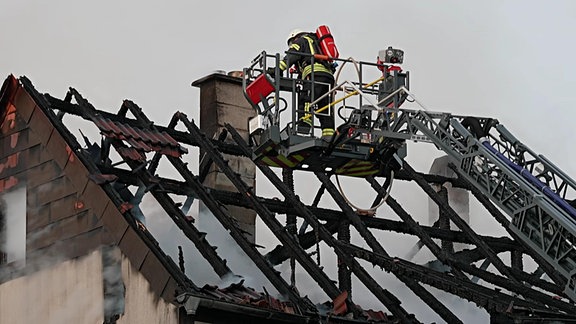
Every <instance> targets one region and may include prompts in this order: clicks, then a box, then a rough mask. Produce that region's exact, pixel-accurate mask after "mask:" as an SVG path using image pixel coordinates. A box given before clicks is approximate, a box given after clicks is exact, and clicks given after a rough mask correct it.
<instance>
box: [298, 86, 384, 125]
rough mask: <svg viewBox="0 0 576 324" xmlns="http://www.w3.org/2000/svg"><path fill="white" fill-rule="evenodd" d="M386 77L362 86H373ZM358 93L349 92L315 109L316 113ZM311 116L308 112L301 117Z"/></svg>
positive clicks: (356, 91)
mask: <svg viewBox="0 0 576 324" xmlns="http://www.w3.org/2000/svg"><path fill="white" fill-rule="evenodd" d="M384 78H385V77H384V76H382V77H380V78H378V79H376V80H374V81H372V82H370V83H368V84H366V85H364V86H362V88H368V87H371V86H373V85H375V84H376V83H378V82H380V81H382V80H384ZM357 94H358V90H354V91H353V92H350V93H349V94H347V95H345V96H344V97H342V98H340V99H338V100H335V101H333V102H331V103H329V104H327V105H326V106H324V107H322V108H319V109H317V110H315V112H316V113H319V112H323V111H324V110H326V109H328V107H330V106H333V105H335V104H337V103H339V102H341V101H343V100H346V99H347V98H350V97H352V96H354V95H357ZM310 117H312V114H310V113H308V114H306V115H304V117H301V118H300V119H309V118H310Z"/></svg>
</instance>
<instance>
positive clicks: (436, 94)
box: [0, 0, 576, 311]
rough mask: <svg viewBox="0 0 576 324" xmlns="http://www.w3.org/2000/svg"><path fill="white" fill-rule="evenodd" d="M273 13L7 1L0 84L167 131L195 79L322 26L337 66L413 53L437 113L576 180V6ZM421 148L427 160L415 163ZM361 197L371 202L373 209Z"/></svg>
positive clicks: (325, 5) (420, 92)
mask: <svg viewBox="0 0 576 324" xmlns="http://www.w3.org/2000/svg"><path fill="white" fill-rule="evenodd" d="M272 3H273V2H271V1H216V0H214V1H203V2H199V1H154V2H153V1H142V0H138V1H136V0H129V1H112V0H103V1H78V0H51V1H41V0H37V1H30V0H18V1H8V0H3V1H2V4H1V5H0V44H1V47H0V48H1V52H0V77H6V76H8V75H9V74H14V75H15V76H17V77H19V76H22V75H25V76H27V77H28V78H29V79H30V80H31V81H32V83H33V84H34V85H35V87H36V89H37V90H39V91H40V92H43V93H44V92H48V93H50V94H51V95H53V96H55V97H59V98H63V97H64V95H65V93H66V91H67V89H68V87H74V88H76V89H77V90H79V91H80V93H82V94H83V95H84V97H85V98H87V99H88V100H89V101H90V102H91V103H92V104H93V105H94V106H96V107H97V108H99V109H103V110H109V111H116V110H117V109H118V108H119V107H120V105H121V103H122V100H123V99H131V100H133V101H135V102H136V103H137V104H138V105H139V106H140V107H142V108H143V109H144V111H145V113H147V114H148V116H149V117H150V118H151V119H153V120H155V121H156V122H157V123H159V124H166V123H167V122H168V120H169V118H170V116H171V114H172V112H174V111H176V110H181V111H184V112H186V113H187V114H188V116H189V117H192V118H197V116H198V105H199V99H198V98H199V90H198V89H197V88H193V87H191V86H190V83H191V82H192V81H194V80H197V79H199V78H202V77H204V76H205V75H207V74H210V73H212V72H213V71H215V70H224V71H231V70H241V69H242V68H243V67H245V66H247V65H248V64H249V63H250V61H251V60H252V59H253V58H254V57H255V56H256V55H257V54H258V53H260V52H261V51H262V50H267V51H269V52H281V51H284V50H285V44H286V43H285V39H286V36H287V34H288V32H289V31H290V30H292V29H294V28H300V29H304V30H314V29H315V28H316V26H318V25H320V24H327V25H329V26H330V28H331V30H332V32H333V34H334V37H335V40H336V42H337V45H338V48H339V50H340V54H341V57H353V58H355V59H357V60H363V61H373V60H375V58H376V56H377V54H378V51H379V50H381V49H384V48H386V47H387V46H389V45H391V46H394V47H398V48H402V49H404V50H405V64H404V69H405V70H409V71H410V73H411V91H412V92H413V93H414V94H415V95H416V96H417V97H418V99H420V100H421V101H422V102H423V103H424V104H425V105H426V107H427V108H428V109H429V110H434V111H448V112H452V113H454V114H458V115H466V114H469V115H476V116H491V117H494V118H497V119H498V120H499V121H500V122H501V123H502V124H504V125H505V126H506V127H507V128H508V129H510V130H511V131H512V132H513V133H514V134H515V135H516V136H517V137H518V138H519V139H520V140H521V141H523V142H524V143H525V144H527V145H528V146H529V147H530V148H531V149H533V150H534V151H536V152H537V153H540V154H544V155H545V156H547V157H548V158H550V159H551V160H552V161H553V162H555V163H556V164H557V165H559V166H560V167H561V168H562V169H563V170H564V171H565V172H566V173H568V174H569V175H571V176H572V177H574V176H576V165H574V164H573V163H571V162H572V161H573V160H574V158H575V156H576V153H574V150H573V146H574V145H573V139H574V138H575V137H576V136H575V135H576V128H575V127H574V126H573V123H574V120H575V117H576V111H574V109H575V108H576V92H575V91H574V89H575V87H576V64H574V60H575V58H576V45H574V44H575V42H574V32H575V31H576V2H574V1H569V0H565V1H559V0H557V1H526V0H523V1H521V0H516V1H508V0H498V1H497V0H488V1H474V2H472V1H456V0H452V1H450V0H445V1H432V0H420V1H410V2H406V1H382V0H380V1H353V2H352V1H347V2H335V1H334V2H326V1H324V2H312V1H289V2H278V3H274V4H272ZM167 112H170V113H167ZM410 145H411V144H410ZM410 145H409V157H408V160H409V161H410V162H411V163H412V164H413V166H414V167H415V168H416V169H418V170H420V171H427V170H428V169H429V167H430V164H431V163H432V159H431V157H430V156H439V155H440V153H439V152H437V151H435V149H434V148H433V147H432V146H426V147H425V148H421V147H420V146H422V145H423V144H418V145H416V146H414V148H413V147H412V146H410ZM419 150H422V151H424V152H431V155H426V154H410V153H411V152H419ZM354 185H355V186H356V184H354ZM297 186H299V184H297ZM403 186H405V185H404V184H402V185H399V188H398V189H396V188H395V194H396V195H397V196H399V197H400V198H403V199H404V202H411V199H410V197H415V198H413V200H415V201H421V202H422V203H421V204H416V205H417V206H416V207H413V208H415V209H413V210H412V212H414V213H415V215H414V217H415V218H417V219H419V220H422V221H424V220H426V219H427V217H426V216H425V215H424V214H423V213H424V210H425V209H426V203H427V202H426V201H425V199H424V198H425V196H424V195H423V194H414V193H413V192H412V191H410V190H404V187H403ZM354 188H361V187H354ZM356 193H358V195H357V197H356V196H354V194H352V196H353V198H358V199H362V198H361V196H364V199H365V201H364V203H365V204H369V203H370V202H371V200H372V199H373V196H371V197H368V198H366V197H365V196H366V195H364V194H363V191H362V190H356ZM471 216H472V220H471V222H472V223H474V214H472V215H471ZM500 232H501V231H500V230H495V233H500ZM263 236H264V237H266V235H265V234H263ZM383 244H384V243H383ZM384 245H385V244H384ZM412 311H415V310H412Z"/></svg>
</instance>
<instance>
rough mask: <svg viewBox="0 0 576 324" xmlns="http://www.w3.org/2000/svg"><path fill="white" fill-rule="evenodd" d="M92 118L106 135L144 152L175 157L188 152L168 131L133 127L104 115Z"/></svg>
mask: <svg viewBox="0 0 576 324" xmlns="http://www.w3.org/2000/svg"><path fill="white" fill-rule="evenodd" d="M92 120H93V121H94V124H96V126H97V127H98V129H100V132H101V133H102V134H103V135H104V136H107V137H110V138H116V139H120V140H125V141H126V142H127V143H128V144H130V145H131V146H132V147H133V148H134V149H137V150H142V151H144V152H151V151H155V152H159V153H162V154H165V155H170V156H174V157H180V156H181V155H182V154H183V153H186V152H187V150H186V149H185V148H184V147H182V146H180V144H179V143H178V142H177V141H176V140H175V139H174V138H172V136H170V135H169V134H168V133H166V132H158V131H155V130H149V129H141V128H137V127H132V126H129V125H126V124H123V123H120V122H115V121H111V120H110V119H107V118H103V117H94V118H93V119H92ZM125 153H127V152H125ZM132 157H135V155H132Z"/></svg>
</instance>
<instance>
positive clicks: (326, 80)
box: [272, 29, 334, 140]
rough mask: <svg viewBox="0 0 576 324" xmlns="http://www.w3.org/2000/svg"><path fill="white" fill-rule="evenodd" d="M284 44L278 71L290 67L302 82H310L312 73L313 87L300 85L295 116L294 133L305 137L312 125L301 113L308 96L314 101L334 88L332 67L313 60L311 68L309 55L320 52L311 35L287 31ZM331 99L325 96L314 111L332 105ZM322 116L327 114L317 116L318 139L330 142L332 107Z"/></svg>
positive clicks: (298, 31) (307, 101)
mask: <svg viewBox="0 0 576 324" xmlns="http://www.w3.org/2000/svg"><path fill="white" fill-rule="evenodd" d="M286 41H287V43H288V46H289V48H288V52H289V53H287V54H286V56H284V58H283V59H282V61H281V62H280V66H279V68H280V70H281V71H284V70H286V69H287V68H288V67H291V66H292V65H294V66H295V68H296V72H298V76H299V78H301V79H302V80H311V78H312V72H313V74H314V85H312V83H311V82H304V85H303V89H302V92H301V93H300V95H299V96H298V110H299V116H298V123H297V124H296V130H297V132H298V133H303V134H309V133H310V130H311V129H312V125H313V122H312V119H311V118H310V117H308V118H304V117H305V116H309V114H306V113H305V112H309V111H310V103H311V102H312V93H313V94H314V100H316V99H317V98H319V97H321V96H322V95H324V94H326V93H327V92H329V91H330V89H331V88H332V87H334V68H333V65H332V64H331V63H329V62H327V61H321V60H315V61H314V66H312V65H311V61H312V57H311V56H310V55H314V54H320V53H321V52H320V47H319V46H318V41H317V38H316V35H315V34H313V33H307V32H304V31H302V30H300V29H295V30H293V31H292V32H290V34H289V35H288V38H287V40H286ZM306 54H307V55H306ZM272 73H273V72H272ZM312 91H313V92H312ZM331 98H332V96H331V95H329V96H327V97H325V98H323V99H322V100H320V101H319V102H318V106H317V108H316V109H318V108H322V107H325V106H327V105H328V104H330V103H331V102H332V99H331ZM322 113H323V114H327V115H328V116H326V115H318V116H317V117H318V119H319V120H320V126H321V127H322V139H325V140H330V139H331V138H332V136H333V135H334V117H333V116H334V114H333V107H329V108H328V110H325V111H323V112H322Z"/></svg>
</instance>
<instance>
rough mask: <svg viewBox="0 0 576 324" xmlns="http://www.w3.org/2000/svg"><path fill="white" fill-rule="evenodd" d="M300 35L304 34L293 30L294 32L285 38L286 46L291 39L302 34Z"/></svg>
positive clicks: (301, 31) (299, 30) (298, 30)
mask: <svg viewBox="0 0 576 324" xmlns="http://www.w3.org/2000/svg"><path fill="white" fill-rule="evenodd" d="M302 33H304V31H303V30H301V29H294V30H292V31H291V32H290V34H288V38H286V43H287V44H288V45H290V41H291V40H292V39H294V38H295V37H296V36H298V35H300V34H302Z"/></svg>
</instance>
